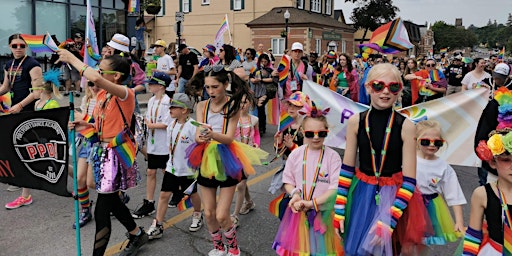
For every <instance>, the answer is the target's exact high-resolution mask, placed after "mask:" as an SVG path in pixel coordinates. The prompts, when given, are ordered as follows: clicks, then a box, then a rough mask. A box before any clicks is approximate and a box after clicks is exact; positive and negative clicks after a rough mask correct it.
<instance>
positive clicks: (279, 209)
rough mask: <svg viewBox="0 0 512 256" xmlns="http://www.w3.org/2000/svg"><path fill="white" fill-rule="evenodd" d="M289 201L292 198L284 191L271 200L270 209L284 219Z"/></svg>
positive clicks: (273, 213)
mask: <svg viewBox="0 0 512 256" xmlns="http://www.w3.org/2000/svg"><path fill="white" fill-rule="evenodd" d="M288 202H290V198H289V197H287V196H286V193H282V194H281V195H279V196H278V197H276V198H275V199H274V200H272V201H271V202H270V204H269V205H268V210H269V211H270V213H271V214H272V215H274V216H276V217H278V218H279V219H282V218H283V215H284V212H285V211H286V207H288Z"/></svg>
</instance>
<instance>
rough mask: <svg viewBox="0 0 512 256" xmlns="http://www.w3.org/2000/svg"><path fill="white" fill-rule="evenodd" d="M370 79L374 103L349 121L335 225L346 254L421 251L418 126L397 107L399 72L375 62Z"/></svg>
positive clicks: (422, 210) (422, 209)
mask: <svg viewBox="0 0 512 256" xmlns="http://www.w3.org/2000/svg"><path fill="white" fill-rule="evenodd" d="M366 81H367V82H366V84H365V86H366V90H367V91H368V92H369V93H370V97H371V108H370V110H368V111H365V112H362V113H359V114H356V115H353V116H352V117H351V118H350V119H349V121H348V128H347V135H346V148H345V154H344V158H343V165H342V167H341V171H340V176H339V184H338V195H337V197H336V205H335V207H334V209H335V217H334V218H335V221H334V223H333V225H334V226H335V228H336V231H337V234H339V235H343V238H344V249H345V254H346V255H418V254H419V253H420V252H418V249H419V248H421V247H424V246H422V244H423V237H424V235H425V232H426V229H427V227H428V226H427V224H428V214H427V212H426V210H425V205H424V204H423V202H422V198H421V194H420V193H419V192H418V191H416V140H415V139H414V137H415V136H416V128H415V126H414V124H413V123H412V122H411V121H409V120H407V119H406V118H405V117H403V116H402V115H400V114H398V113H397V112H396V111H395V110H393V105H394V103H395V101H396V100H397V99H398V97H399V95H400V92H401V91H402V88H403V84H402V78H401V75H400V71H399V70H398V68H396V67H395V66H394V65H392V64H389V63H382V64H379V65H375V66H374V67H373V68H372V69H371V70H370V72H369V73H368V78H367V79H366ZM358 152H359V168H358V169H357V170H356V168H355V165H356V159H357V154H358ZM345 213H346V214H345Z"/></svg>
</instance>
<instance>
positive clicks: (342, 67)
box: [0, 23, 512, 256]
mask: <svg viewBox="0 0 512 256" xmlns="http://www.w3.org/2000/svg"><path fill="white" fill-rule="evenodd" d="M144 29H145V28H144V24H143V23H138V24H137V30H138V31H143V30H144ZM71 41H73V42H71ZM71 41H69V42H67V43H63V44H61V45H62V47H61V49H59V50H58V52H57V54H56V56H55V58H54V60H55V62H56V63H60V64H59V65H65V66H66V67H69V68H63V70H66V71H67V72H68V75H65V76H64V80H65V93H64V95H67V94H69V93H73V91H71V86H72V85H73V84H75V93H77V94H78V93H79V88H78V87H76V86H77V81H79V80H80V79H81V77H85V78H86V79H87V87H86V88H84V89H85V94H86V96H85V97H84V98H83V100H82V105H81V108H80V111H77V113H76V115H77V119H76V121H73V122H70V123H69V129H71V130H75V131H76V132H78V133H80V134H81V135H80V136H79V143H77V144H78V145H79V147H78V149H77V151H76V152H71V154H77V156H78V170H77V179H78V195H77V198H78V200H79V201H80V205H81V214H80V219H79V221H78V223H73V228H81V227H83V226H84V225H86V224H87V223H89V222H90V221H92V220H93V216H94V222H95V224H96V232H95V237H94V252H93V255H103V254H104V253H105V250H106V248H107V245H108V242H109V239H110V234H111V229H112V225H111V217H110V216H111V215H114V216H115V217H116V218H117V220H119V222H121V224H122V225H123V226H124V228H125V229H126V230H127V232H128V233H127V236H128V240H129V242H128V244H127V245H126V247H125V248H124V250H123V252H122V253H121V255H135V254H136V253H137V252H138V250H139V249H140V247H141V246H143V245H144V244H146V243H147V242H148V241H149V240H154V239H158V238H161V237H162V236H163V232H164V221H165V215H166V211H167V208H168V207H176V205H177V204H178V203H179V202H180V201H182V200H187V199H190V201H191V203H192V207H193V214H192V219H191V224H190V226H189V231H190V232H196V231H198V230H200V229H201V227H202V226H203V221H204V222H206V226H207V230H208V232H209V234H210V235H211V240H212V242H213V248H212V250H211V251H209V252H208V255H211V256H215V255H219V256H221V255H229V256H234V255H240V246H239V244H238V239H237V235H238V234H237V227H239V226H240V225H242V222H241V219H240V215H244V214H248V213H250V212H251V210H253V209H254V208H255V207H256V205H255V203H254V201H253V200H252V196H251V194H250V192H249V189H248V186H247V179H248V178H249V177H250V176H251V175H253V174H254V173H255V171H254V167H253V165H261V164H262V161H264V159H266V158H267V156H268V154H267V153H266V152H264V151H262V150H261V149H259V147H260V144H261V143H260V142H261V138H262V136H264V134H266V133H267V129H266V128H267V123H266V113H265V109H266V108H265V105H266V104H267V103H268V101H269V100H271V99H274V98H276V97H277V98H279V100H280V101H281V103H282V106H283V109H284V111H286V112H287V114H288V115H289V117H290V118H291V120H292V121H291V125H290V126H289V127H287V128H286V129H284V130H282V131H278V132H277V133H275V134H273V138H274V147H275V150H276V152H278V157H282V159H283V165H282V167H281V169H280V170H279V171H278V172H277V173H276V175H275V176H274V179H273V182H272V186H271V188H270V189H269V191H270V192H272V193H278V192H283V193H285V194H286V195H287V196H285V197H283V198H284V200H285V203H286V206H287V207H286V209H285V210H284V212H283V213H282V214H281V215H280V216H279V217H280V226H279V228H278V231H277V234H275V239H274V243H273V245H272V247H273V248H274V249H275V251H276V253H277V254H278V255H419V254H421V253H422V252H423V251H424V250H425V248H426V247H427V246H429V245H432V244H436V245H442V244H446V243H448V242H455V241H457V240H458V239H459V238H461V237H463V236H464V234H465V236H464V239H462V240H463V251H462V250H461V252H460V254H463V255H501V250H503V249H502V248H503V247H502V245H503V244H504V237H505V235H506V234H508V233H505V234H504V232H512V231H511V229H510V225H512V223H511V221H512V219H510V217H509V216H510V213H509V212H508V208H507V207H506V202H507V201H506V200H507V199H510V200H512V180H510V178H509V176H510V171H509V170H510V167H511V164H512V161H511V159H510V158H511V156H510V154H511V153H512V149H510V147H508V146H509V144H508V141H509V140H508V138H512V137H511V136H510V135H509V132H510V130H511V128H512V127H511V125H510V122H509V121H508V120H509V119H507V117H508V116H509V115H510V113H509V111H508V109H509V108H507V106H508V104H510V100H512V98H511V97H512V92H510V91H508V89H509V88H508V86H509V85H510V84H511V77H510V66H509V65H508V64H505V63H497V62H495V59H496V58H494V56H491V57H490V59H489V60H486V59H481V58H476V59H474V61H473V63H472V64H471V65H468V64H464V63H463V62H462V60H463V56H462V55H459V54H454V55H453V56H452V57H450V58H448V57H447V56H441V57H442V58H441V59H435V58H428V57H421V58H416V57H415V56H410V57H409V58H405V57H393V58H391V59H389V58H388V57H387V56H385V55H379V54H375V55H370V57H369V58H368V59H366V60H364V59H362V58H361V56H359V55H354V56H353V58H351V56H350V55H348V54H346V53H337V52H334V51H328V52H326V53H325V54H324V55H322V56H319V55H318V54H317V53H314V52H311V53H309V54H308V55H305V53H304V47H303V45H302V44H301V43H299V42H294V43H293V44H292V45H291V48H290V49H289V51H287V52H286V54H287V55H288V56H289V59H290V62H289V63H290V64H289V65H290V67H289V70H290V71H289V72H288V74H279V72H278V70H277V65H278V62H277V60H276V59H275V57H274V56H273V55H272V53H271V49H268V50H267V52H265V51H264V45H263V44H260V45H258V47H257V49H254V48H247V49H246V50H245V51H239V50H238V49H236V48H235V47H233V46H231V45H227V44H224V45H222V46H221V47H220V48H219V49H217V48H216V47H215V46H213V45H212V44H207V45H205V47H204V48H203V55H204V56H203V58H198V56H196V55H195V54H194V53H193V52H192V51H190V49H189V47H187V45H185V44H178V45H176V44H175V43H171V44H167V43H166V42H165V41H163V40H161V39H159V40H157V41H155V42H154V44H152V45H151V46H150V47H151V48H153V49H154V51H153V55H152V56H150V57H149V59H146V60H144V61H142V62H141V57H140V56H139V55H138V54H140V53H141V52H142V54H144V52H145V50H146V49H145V48H146V47H145V45H144V42H143V40H142V41H140V40H138V41H137V47H136V48H135V49H134V50H133V51H132V52H130V49H129V43H130V41H129V39H128V37H126V36H124V35H122V34H115V35H114V36H113V37H112V39H111V40H110V41H109V42H108V43H107V45H106V46H105V47H103V50H102V52H101V56H98V58H99V59H100V61H99V65H98V66H97V67H91V66H88V65H86V64H84V63H83V62H82V60H81V59H82V57H83V54H84V51H83V48H85V47H87V46H82V45H81V46H78V47H77V46H76V45H78V44H83V41H82V39H81V35H80V34H77V35H75V38H74V40H71ZM67 45H72V46H73V47H68V46H67ZM9 46H10V49H11V51H12V54H13V59H12V60H11V61H9V62H8V63H7V65H6V67H5V68H4V69H5V72H6V76H5V79H4V82H3V84H2V86H1V87H0V94H5V93H8V92H10V93H11V94H12V106H11V108H10V112H11V113H17V112H21V111H30V110H45V109H50V108H55V107H58V103H57V102H56V101H55V99H54V98H55V97H60V94H59V87H60V81H59V80H60V79H59V78H60V77H59V71H54V70H53V71H49V72H46V73H45V74H44V75H43V73H42V70H41V68H40V66H39V64H38V63H37V61H36V60H35V59H33V58H32V57H30V56H28V55H27V53H26V47H27V44H26V42H25V41H24V40H23V38H22V37H21V36H20V35H19V34H15V35H12V36H11V37H10V38H9ZM79 49H81V50H79ZM242 53H243V54H242ZM85 54H87V53H85ZM145 61H148V63H146V62H145ZM144 68H145V69H146V70H145V71H144V70H143V69H144ZM55 74H57V75H55ZM280 76H284V77H285V80H284V83H282V86H280V84H279V83H280V81H279V80H280V79H279V77H280ZM305 80H311V81H314V82H316V83H318V84H320V85H322V86H324V87H328V88H330V89H331V90H332V91H334V92H336V93H339V94H341V95H343V96H345V97H347V98H349V99H351V100H353V101H354V102H360V103H363V104H367V105H369V106H370V109H369V110H367V111H364V112H362V113H359V114H355V115H353V116H352V117H351V118H350V119H349V120H348V128H347V132H346V148H345V151H344V154H343V156H342V157H341V156H340V155H339V154H338V153H337V152H336V151H334V150H333V149H331V148H329V147H327V146H325V145H324V140H325V138H326V137H327V135H328V134H329V127H331V125H335V124H330V123H328V121H327V118H326V115H327V114H328V112H329V106H319V105H317V104H316V103H315V102H314V101H313V100H311V99H310V98H309V96H308V95H306V94H304V93H303V92H302V88H303V87H302V86H303V82H304V81H305ZM480 87H485V88H487V89H488V90H489V91H490V92H491V95H494V98H493V99H492V100H490V101H489V104H488V105H487V107H486V108H485V110H484V113H483V114H482V118H481V120H480V122H479V125H478V128H477V132H476V137H475V152H476V153H477V155H478V156H479V157H480V158H481V159H482V160H483V162H484V164H483V167H482V168H480V169H479V176H480V183H481V185H482V187H478V188H477V189H476V190H475V192H474V194H473V196H472V198H471V217H470V220H469V223H465V222H464V219H463V212H462V205H464V204H466V199H465V197H464V194H463V193H462V189H461V186H460V184H459V182H458V179H457V175H456V173H455V171H454V169H453V168H452V167H451V166H450V165H449V164H447V163H446V162H445V161H444V160H442V158H441V157H439V154H440V151H439V150H440V149H441V148H443V147H447V141H445V139H444V137H443V132H442V130H441V127H440V124H439V123H438V122H435V121H431V120H426V121H421V122H419V123H418V124H413V123H412V122H411V121H409V120H408V119H406V118H405V117H403V116H402V115H400V114H398V112H397V111H396V109H397V108H399V107H405V106H410V105H414V104H418V103H422V102H426V101H430V100H434V99H438V98H441V97H444V96H446V95H450V94H453V93H460V92H461V91H465V90H471V89H475V88H480ZM143 90H148V91H149V92H150V93H151V94H152V95H153V96H152V98H151V99H150V100H149V102H148V107H147V110H146V112H145V113H140V110H139V109H138V106H137V105H138V104H137V102H136V96H135V95H136V93H138V92H140V91H143ZM192 113H194V114H195V119H194V118H192V115H191V114H192ZM134 123H135V124H134ZM136 126H137V127H138V129H135V127H136ZM141 127H142V128H141ZM88 130H92V131H94V132H93V134H94V135H90V134H89V133H85V132H84V133H81V132H82V131H88ZM134 130H143V132H135V131H134ZM119 134H121V135H123V134H132V135H133V134H134V136H131V137H130V136H128V137H130V138H134V139H133V140H131V139H130V141H126V143H133V144H138V150H139V151H140V153H141V154H143V155H144V159H145V161H147V171H146V173H147V180H146V184H145V188H146V196H145V198H144V199H143V202H142V204H141V205H140V207H138V208H137V209H136V210H135V211H133V212H131V211H130V210H129V209H128V208H127V206H126V203H127V202H128V200H129V196H128V195H127V194H126V192H125V191H126V190H128V189H130V188H132V187H134V186H136V185H137V184H139V183H140V173H139V168H138V164H137V160H136V159H135V160H134V161H131V162H130V161H128V162H127V161H126V160H123V159H121V158H120V156H119V155H118V154H117V153H116V152H117V151H116V150H115V145H113V141H114V140H115V138H116V137H117V136H118V135H119ZM489 136H490V137H489ZM134 140H135V141H134ZM163 142H165V143H163ZM390 160H392V161H390ZM356 167H357V168H356ZM159 169H160V170H163V171H164V176H163V179H162V184H161V190H160V193H159V196H158V202H156V200H155V190H156V187H157V184H156V183H157V173H158V170H159ZM488 172H489V176H488V177H487V173H488ZM90 189H93V190H96V191H97V192H98V197H97V199H96V201H95V204H96V205H95V208H94V214H93V213H92V210H91V209H92V206H93V202H92V200H90V199H89V190H90ZM235 192H236V193H235ZM235 194H236V196H235ZM217 195H218V196H217ZM233 200H234V201H235V208H234V211H233V212H231V204H232V202H233ZM32 202H33V199H32V197H31V195H30V190H28V189H23V190H22V194H21V196H20V197H18V198H17V199H16V200H14V201H13V202H9V203H7V204H6V205H5V207H6V208H7V209H16V208H19V207H22V206H27V205H30V204H31V203H32ZM155 205H156V206H155ZM448 207H452V208H453V214H454V217H452V215H451V213H450V210H449V208H448ZM153 214H155V217H154V219H153V220H152V221H151V222H148V224H149V227H148V228H147V230H146V229H144V228H143V227H139V226H137V224H136V223H135V221H134V219H140V218H144V217H147V216H151V215H153ZM484 215H485V219H486V220H487V232H482V229H483V228H484V226H483V225H482V220H483V219H484ZM500 216H507V217H506V218H503V222H502V221H499V220H501V218H500ZM465 225H468V226H469V227H468V228H467V231H466V228H465ZM503 230H505V231H503ZM483 234H486V236H485V237H484V235H483ZM461 248H462V247H461Z"/></svg>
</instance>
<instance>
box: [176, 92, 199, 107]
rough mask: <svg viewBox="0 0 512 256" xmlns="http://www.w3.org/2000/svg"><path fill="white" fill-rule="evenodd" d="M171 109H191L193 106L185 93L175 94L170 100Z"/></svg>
mask: <svg viewBox="0 0 512 256" xmlns="http://www.w3.org/2000/svg"><path fill="white" fill-rule="evenodd" d="M171 107H178V108H186V109H192V108H193V107H194V104H193V103H192V100H190V97H189V96H188V95H186V94H185V93H175V94H174V95H173V96H172V99H171Z"/></svg>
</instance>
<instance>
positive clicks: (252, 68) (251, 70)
mask: <svg viewBox="0 0 512 256" xmlns="http://www.w3.org/2000/svg"><path fill="white" fill-rule="evenodd" d="M255 71H256V66H252V67H251V69H250V70H249V72H251V74H254V72H255Z"/></svg>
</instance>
